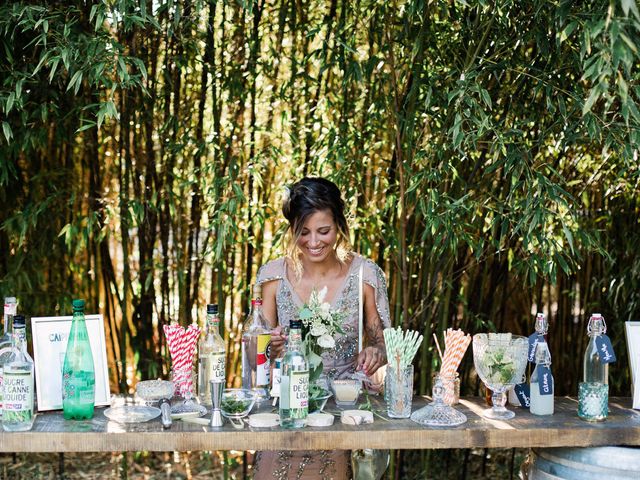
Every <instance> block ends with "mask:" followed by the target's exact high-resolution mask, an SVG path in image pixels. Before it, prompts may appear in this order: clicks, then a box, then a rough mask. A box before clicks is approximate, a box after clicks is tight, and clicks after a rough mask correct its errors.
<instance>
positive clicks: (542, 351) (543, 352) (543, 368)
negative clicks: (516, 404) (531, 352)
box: [529, 341, 554, 415]
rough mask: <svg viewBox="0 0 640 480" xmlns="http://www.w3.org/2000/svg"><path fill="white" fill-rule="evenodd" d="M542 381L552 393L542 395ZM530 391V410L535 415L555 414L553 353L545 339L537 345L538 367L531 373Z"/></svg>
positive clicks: (545, 387)
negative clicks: (552, 371)
mask: <svg viewBox="0 0 640 480" xmlns="http://www.w3.org/2000/svg"><path fill="white" fill-rule="evenodd" d="M547 369H548V370H547ZM545 377H546V378H545ZM540 383H542V384H543V389H547V391H550V393H548V394H546V395H542V394H541V393H540ZM530 392H531V403H530V405H529V410H530V412H531V413H532V414H534V415H553V403H554V402H553V395H554V385H553V375H552V374H551V353H550V352H549V346H548V345H547V342H544V341H543V342H539V343H538V344H537V346H536V368H535V369H534V370H533V373H532V374H531V381H530Z"/></svg>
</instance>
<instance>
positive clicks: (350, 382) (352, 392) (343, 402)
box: [331, 378, 362, 407]
mask: <svg viewBox="0 0 640 480" xmlns="http://www.w3.org/2000/svg"><path fill="white" fill-rule="evenodd" d="M361 389H362V382H361V381H360V380H356V379H355V378H342V379H333V380H331V390H332V391H333V396H334V397H335V401H336V405H337V406H338V407H353V406H354V405H355V404H356V403H358V397H359V396H360V390H361Z"/></svg>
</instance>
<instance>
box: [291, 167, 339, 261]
mask: <svg viewBox="0 0 640 480" xmlns="http://www.w3.org/2000/svg"><path fill="white" fill-rule="evenodd" d="M287 190H288V195H285V198H284V201H283V202H282V214H283V215H284V217H285V218H286V219H287V220H288V221H289V232H290V234H291V236H290V239H289V247H288V249H287V255H288V257H289V258H290V259H291V260H293V262H294V264H295V265H296V267H301V265H298V263H299V259H298V255H297V254H296V253H297V252H296V243H297V241H298V239H299V238H300V235H301V234H302V229H303V228H304V224H305V222H306V221H307V219H308V218H309V217H310V216H311V215H313V214H314V213H316V212H319V211H322V210H328V211H330V212H331V215H332V216H333V221H334V222H335V224H336V228H337V230H338V232H337V233H338V239H337V242H336V253H337V254H338V259H339V260H340V261H344V260H345V259H346V257H347V255H348V252H349V226H348V225H347V219H346V217H345V214H344V201H343V200H342V197H341V195H340V189H338V187H337V186H336V184H335V183H333V182H331V181H330V180H327V179H326V178H320V177H305V178H303V179H302V180H300V181H299V182H296V183H294V184H293V185H291V186H289V187H287Z"/></svg>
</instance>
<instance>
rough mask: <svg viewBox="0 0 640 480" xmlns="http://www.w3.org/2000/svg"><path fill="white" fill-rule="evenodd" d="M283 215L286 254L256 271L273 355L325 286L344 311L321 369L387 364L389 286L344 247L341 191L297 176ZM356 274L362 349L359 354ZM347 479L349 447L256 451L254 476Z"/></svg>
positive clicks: (341, 372)
mask: <svg viewBox="0 0 640 480" xmlns="http://www.w3.org/2000/svg"><path fill="white" fill-rule="evenodd" d="M282 212H283V214H284V216H285V218H286V219H287V220H288V221H289V232H290V233H291V240H290V244H289V248H288V251H287V256H286V257H285V258H279V259H277V260H274V261H272V262H269V263H267V264H266V265H264V266H263V267H262V268H261V269H260V271H259V272H258V283H260V284H262V298H263V307H262V308H263V312H264V315H265V317H266V319H267V320H268V321H269V322H270V324H271V327H272V328H273V329H274V330H273V332H272V336H271V358H277V357H279V356H281V354H282V350H283V348H284V345H285V341H286V337H285V336H284V335H283V333H282V332H283V330H282V327H283V326H288V325H289V321H290V320H291V319H293V318H297V316H298V311H299V309H300V307H301V306H302V305H303V304H304V303H306V302H307V301H308V300H309V296H310V295H311V292H312V291H314V290H315V291H319V290H321V289H322V288H324V287H327V294H326V296H325V299H326V301H329V302H330V303H331V306H332V308H333V309H338V310H342V311H343V312H344V313H345V320H344V322H343V331H344V334H343V335H340V336H339V337H337V338H336V348H335V350H333V351H332V352H330V353H328V354H324V355H323V356H322V357H323V358H322V360H323V367H324V372H325V373H326V374H327V375H328V376H333V377H336V378H340V377H347V376H349V375H350V374H352V373H353V372H354V371H356V370H361V371H363V372H364V373H365V374H366V375H368V376H371V375H373V374H374V373H375V372H376V371H377V370H378V369H379V368H380V367H381V366H383V365H384V364H385V363H386V354H385V346H384V337H383V334H382V331H383V329H384V328H386V327H388V326H389V325H390V319H389V302H388V299H387V286H386V281H385V278H384V274H383V272H382V270H381V269H380V268H379V267H378V266H377V265H376V264H375V263H374V262H372V261H371V260H367V259H365V258H363V257H361V256H360V255H358V254H356V253H353V252H350V251H349V250H348V245H349V242H348V238H349V229H348V226H347V220H346V218H345V215H344V202H343V200H342V198H341V196H340V190H339V189H338V187H337V186H336V185H335V184H334V183H332V182H330V181H329V180H326V179H324V178H303V179H302V180H300V181H299V182H298V183H295V184H294V185H292V186H291V187H290V188H289V195H288V198H286V199H285V201H284V204H283V207H282ZM361 266H362V268H360V267H361ZM360 272H362V280H363V309H364V310H363V311H364V330H365V331H364V332H363V333H364V336H365V337H366V338H367V346H366V347H365V348H363V350H362V351H361V352H360V353H358V312H359V282H360V275H361V273H360ZM349 477H350V452H349V451H320V452H313V451H309V452H288V451H285V452H258V454H257V456H256V471H255V477H254V478H256V479H273V478H277V479H290V478H296V479H300V478H313V479H319V478H327V479H335V480H338V479H347V478H349Z"/></svg>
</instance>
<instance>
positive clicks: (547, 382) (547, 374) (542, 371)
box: [537, 365, 553, 395]
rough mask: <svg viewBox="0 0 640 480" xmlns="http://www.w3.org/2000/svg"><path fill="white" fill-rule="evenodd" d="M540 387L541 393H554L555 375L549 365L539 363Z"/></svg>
mask: <svg viewBox="0 0 640 480" xmlns="http://www.w3.org/2000/svg"><path fill="white" fill-rule="evenodd" d="M537 369H538V388H539V391H540V395H553V375H551V369H550V368H549V367H548V366H547V365H538V366H537Z"/></svg>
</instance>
